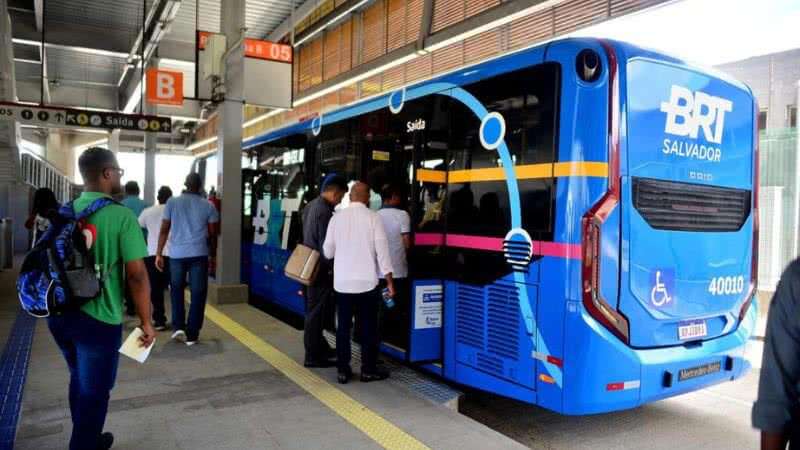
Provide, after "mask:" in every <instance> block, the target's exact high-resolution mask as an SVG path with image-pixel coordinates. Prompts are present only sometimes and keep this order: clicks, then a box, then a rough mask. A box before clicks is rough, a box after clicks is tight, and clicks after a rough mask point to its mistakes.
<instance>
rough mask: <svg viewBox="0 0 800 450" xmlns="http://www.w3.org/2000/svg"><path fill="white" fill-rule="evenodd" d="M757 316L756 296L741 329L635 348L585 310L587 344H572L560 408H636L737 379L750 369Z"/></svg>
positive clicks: (582, 320) (584, 340) (582, 317)
mask: <svg viewBox="0 0 800 450" xmlns="http://www.w3.org/2000/svg"><path fill="white" fill-rule="evenodd" d="M576 316H577V315H576ZM757 317H758V305H757V301H755V300H754V301H753V303H752V305H751V306H750V308H749V310H748V311H747V313H746V314H745V317H744V319H743V320H742V322H741V323H740V324H739V327H738V328H737V329H736V331H734V332H732V333H729V334H727V335H725V336H722V337H719V338H716V339H711V340H708V341H705V342H702V343H698V344H696V345H693V346H688V347H687V346H676V347H665V348H656V349H634V348H631V347H628V346H627V345H625V344H623V343H622V342H621V341H620V340H619V339H618V338H617V337H616V336H614V335H612V334H611V333H610V332H609V331H608V330H606V329H605V328H604V327H603V326H602V325H600V324H598V323H597V322H596V321H594V319H592V318H591V317H590V316H588V314H586V313H585V312H584V313H583V314H580V317H575V319H576V320H575V325H577V328H576V330H579V331H577V333H578V334H580V335H582V336H581V339H579V341H582V345H581V347H577V346H573V347H572V348H573V349H575V350H574V351H573V352H572V353H573V354H571V355H568V357H567V359H566V360H565V361H564V385H563V411H561V412H562V413H564V414H575V415H580V414H593V413H602V412H610V411H617V410H622V409H628V408H634V407H637V406H640V405H643V404H645V403H649V402H652V401H656V400H661V399H664V398H668V397H672V396H675V395H679V394H683V393H686V392H691V391H695V390H698V389H702V388H704V387H708V386H711V385H714V384H718V383H722V382H724V381H733V380H735V379H737V378H739V377H741V376H743V375H745V374H746V373H747V372H748V371H749V370H750V363H749V362H748V361H747V360H746V359H745V348H746V345H747V344H748V342H749V340H750V337H751V336H752V334H753V331H754V329H755V325H756V318H757ZM581 324H582V325H583V330H580V326H581ZM576 337H577V336H576ZM570 356H571V357H570ZM573 364H574V366H573Z"/></svg>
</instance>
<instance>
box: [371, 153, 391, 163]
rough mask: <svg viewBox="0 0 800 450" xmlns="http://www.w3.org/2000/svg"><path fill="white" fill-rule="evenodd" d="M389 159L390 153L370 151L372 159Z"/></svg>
mask: <svg viewBox="0 0 800 450" xmlns="http://www.w3.org/2000/svg"><path fill="white" fill-rule="evenodd" d="M390 159H391V154H390V153H389V152H384V151H382V150H373V151H372V160H373V161H389V160H390Z"/></svg>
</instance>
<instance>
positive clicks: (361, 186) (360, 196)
mask: <svg viewBox="0 0 800 450" xmlns="http://www.w3.org/2000/svg"><path fill="white" fill-rule="evenodd" d="M350 201H351V202H358V203H363V204H365V205H368V204H369V186H368V185H367V183H362V182H361V181H357V182H356V184H354V185H353V187H351V188H350Z"/></svg>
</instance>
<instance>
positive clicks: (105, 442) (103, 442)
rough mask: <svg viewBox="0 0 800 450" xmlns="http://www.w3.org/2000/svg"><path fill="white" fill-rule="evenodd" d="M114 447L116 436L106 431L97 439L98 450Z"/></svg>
mask: <svg viewBox="0 0 800 450" xmlns="http://www.w3.org/2000/svg"><path fill="white" fill-rule="evenodd" d="M112 445H114V435H113V434H111V433H109V432H108V431H106V432H105V433H103V434H101V435H100V437H99V438H97V450H108V449H110V448H111V446H112Z"/></svg>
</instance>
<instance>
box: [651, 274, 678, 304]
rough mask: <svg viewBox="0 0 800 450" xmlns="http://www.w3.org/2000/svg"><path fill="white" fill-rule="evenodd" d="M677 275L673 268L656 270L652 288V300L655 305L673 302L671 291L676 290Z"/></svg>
mask: <svg viewBox="0 0 800 450" xmlns="http://www.w3.org/2000/svg"><path fill="white" fill-rule="evenodd" d="M674 280H675V275H674V273H673V271H672V270H656V272H655V280H653V283H652V284H653V288H652V289H651V290H650V301H651V302H652V303H653V306H657V307H661V306H665V305H668V304H670V303H672V295H670V292H671V291H673V290H674Z"/></svg>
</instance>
